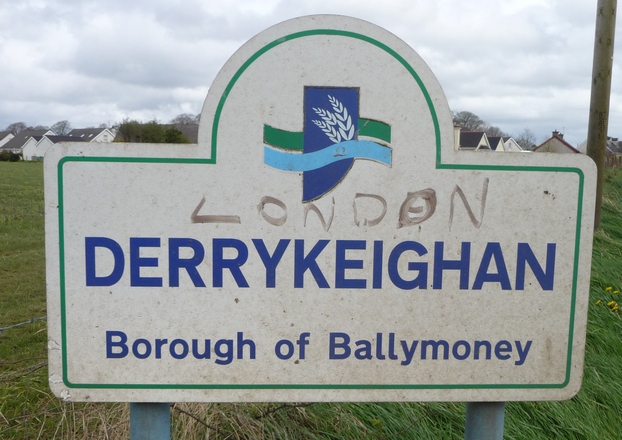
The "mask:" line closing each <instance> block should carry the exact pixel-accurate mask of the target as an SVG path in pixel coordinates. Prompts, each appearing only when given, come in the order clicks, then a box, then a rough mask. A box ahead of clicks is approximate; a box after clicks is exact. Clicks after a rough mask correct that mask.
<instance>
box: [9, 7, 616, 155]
mask: <svg viewBox="0 0 622 440" xmlns="http://www.w3.org/2000/svg"><path fill="white" fill-rule="evenodd" d="M319 13H329V14H343V15H350V16H353V17H357V18H361V19H364V20H367V21H370V22H372V23H374V24H377V25H380V26H382V27H384V28H385V29H387V30H389V31H390V32H392V33H394V34H395V35H397V36H398V37H400V38H401V39H403V40H404V41H406V42H407V43H408V44H409V45H410V46H411V47H412V48H414V49H415V50H416V51H417V52H418V53H419V55H421V57H422V58H423V59H424V60H425V61H426V62H427V64H428V65H429V66H430V68H431V69H432V71H433V72H434V73H435V74H436V76H437V78H438V79H439V81H440V83H441V85H442V87H443V89H444V91H445V94H446V96H447V99H448V101H449V105H450V107H451V109H452V110H454V111H460V110H467V111H470V112H473V113H475V114H477V115H478V116H480V117H481V118H482V119H483V120H485V121H486V122H488V123H489V124H492V125H496V126H498V127H499V128H501V129H502V130H503V131H505V132H507V133H509V134H512V135H515V136H517V135H518V134H520V132H521V131H522V130H523V129H524V128H529V129H530V130H531V131H533V132H534V133H535V135H536V138H537V139H536V140H537V143H540V142H541V141H543V140H544V139H546V138H547V137H549V136H550V134H551V131H552V130H559V131H562V132H564V133H565V139H566V140H567V141H568V142H570V143H571V144H572V145H575V146H576V145H577V144H578V143H580V142H582V141H583V140H585V138H586V137H587V122H588V113H589V101H590V82H591V71H592V57H593V47H594V29H595V17H596V0H572V1H569V0H520V1H518V0H477V1H476V0H471V1H464V0H462V1H459V0H434V1H431V0H381V1H379V0H356V1H350V0H346V1H336V0H305V1H300V2H299V1H291V0H290V1H286V0H282V1H279V0H183V1H175V0H0V60H2V62H1V68H0V85H1V90H0V92H1V94H0V130H1V129H4V128H5V127H6V126H7V125H9V124H10V123H12V122H17V121H23V122H26V123H27V124H28V125H33V126H34V125H48V126H49V125H52V124H54V123H55V122H57V121H59V120H64V119H67V120H69V121H70V122H71V124H72V126H73V127H74V128H84V127H89V126H98V125H100V124H102V123H106V124H110V125H112V124H114V123H115V122H120V121H121V120H123V119H124V118H134V119H138V120H143V121H146V120H151V119H154V118H155V119H157V120H159V121H161V122H168V121H169V120H170V119H172V118H173V117H175V116H176V115H178V114H180V113H193V114H196V113H199V112H200V111H201V107H202V105H203V101H204V100H205V96H206V94H207V91H208V89H209V86H210V84H211V82H212V80H213V78H214V76H215V75H216V73H217V72H218V70H219V69H220V68H221V67H222V65H223V64H224V62H225V61H226V60H227V59H228V58H229V57H230V56H231V55H232V54H233V52H234V51H235V50H236V49H237V48H238V47H240V46H241V45H242V44H243V43H244V42H245V41H247V40H248V39H249V38H251V37H252V36H253V35H255V34H257V33H258V32H260V31H262V30H263V29H265V28H267V27H269V26H271V25H273V24H276V23H279V22H281V21H283V20H286V19H289V18H293V17H297V16H302V15H309V14H319ZM620 21H621V20H620V19H618V23H617V26H616V29H617V31H616V34H617V37H618V38H617V39H618V42H617V45H616V46H617V47H616V54H615V55H614V64H615V65H614V71H613V84H612V96H611V112H610V115H611V116H610V119H609V134H610V135H611V136H614V137H620V138H622V42H620V39H622V23H620Z"/></svg>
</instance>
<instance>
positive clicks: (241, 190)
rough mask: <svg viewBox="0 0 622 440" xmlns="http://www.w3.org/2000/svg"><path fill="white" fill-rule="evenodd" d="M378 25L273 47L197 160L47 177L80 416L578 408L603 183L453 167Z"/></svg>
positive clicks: (415, 74) (497, 160) (510, 166)
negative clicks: (298, 404) (291, 406)
mask: <svg viewBox="0 0 622 440" xmlns="http://www.w3.org/2000/svg"><path fill="white" fill-rule="evenodd" d="M454 139H455V133H454V127H453V124H452V119H451V112H450V110H449V106H448V104H447V100H446V99H445V96H444V94H443V91H442V89H441V86H440V84H439V83H438V81H437V80H436V78H435V77H434V75H433V73H432V72H431V71H430V69H429V68H428V66H427V65H426V64H425V62H424V61H423V60H422V59H421V58H420V57H419V55H418V54H417V53H416V52H414V51H413V49H412V48H410V47H409V46H408V45H407V44H406V43H404V42H403V41H402V40H400V39H399V38H397V37H396V36H394V35H392V34H391V33H389V32H387V31H386V30H384V29H382V28H379V27H377V26H374V25H372V24H370V23H367V22H364V21H361V20H357V19H354V18H348V17H342V16H325V15H320V16H312V17H302V18H297V19H293V20H290V21H286V22H284V23H281V24H279V25H276V26H274V27H272V28H269V29H267V30H265V31H264V32H262V33H260V34H259V35H257V36H256V37H254V38H253V39H251V40H249V41H248V42H247V43H246V44H245V45H244V46H242V47H241V48H240V49H239V50H238V51H237V52H236V53H235V54H234V55H233V56H232V57H231V59H230V60H229V61H228V62H227V63H226V64H225V66H224V67H223V68H222V70H221V71H220V73H219V74H218V76H217V77H216V79H215V80H214V82H213V83H212V85H211V86H210V90H209V94H208V97H207V99H206V102H205V105H204V108H203V112H202V114H201V125H200V127H199V140H198V144H195V145H187V146H172V145H161V144H150V145H143V144H118V143H116V144H106V145H89V146H88V148H86V147H85V146H84V145H82V144H78V143H65V144H56V145H55V146H54V147H52V148H51V149H50V150H49V151H48V153H47V155H46V158H45V188H46V252H47V259H46V261H47V274H48V311H49V318H48V321H49V338H50V343H49V347H50V352H49V354H50V357H49V359H50V361H49V365H50V375H51V376H50V384H51V387H52V390H53V391H54V393H55V394H56V395H58V396H60V397H62V398H64V399H67V400H78V401H80V400H91V401H92V400H100V401H108V400H112V401H120V400H126V401H137V400H138V401H147V402H176V401H194V402H251V401H260V402H261V401H264V402H265V401H275V402H276V401H278V402H287V401H467V402H482V401H495V402H499V401H508V400H556V399H568V398H570V397H572V396H573V395H574V394H575V393H576V392H577V391H578V390H579V388H580V385H581V373H582V367H583V350H584V344H585V328H586V323H587V306H588V288H589V275H590V258H591V244H592V225H593V200H594V186H595V169H594V164H593V162H592V161H591V160H590V159H589V158H587V157H584V156H581V155H555V154H551V155H549V154H538V155H532V154H509V153H508V154H504V153H497V152H488V154H487V153H476V152H473V151H461V150H459V149H458V148H457V147H456V146H455V145H456V144H455V142H454Z"/></svg>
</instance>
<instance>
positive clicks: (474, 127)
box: [452, 111, 486, 131]
mask: <svg viewBox="0 0 622 440" xmlns="http://www.w3.org/2000/svg"><path fill="white" fill-rule="evenodd" d="M452 115H453V120H454V124H455V125H461V126H463V127H464V128H466V129H467V130H469V131H480V130H484V127H485V126H486V123H485V122H484V121H482V120H481V119H480V117H479V116H477V115H476V114H474V113H471V112H467V111H460V112H453V113H452Z"/></svg>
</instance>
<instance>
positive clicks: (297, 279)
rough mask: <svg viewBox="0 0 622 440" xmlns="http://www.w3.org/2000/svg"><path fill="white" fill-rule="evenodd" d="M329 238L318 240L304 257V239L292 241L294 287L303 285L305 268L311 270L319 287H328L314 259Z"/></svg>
mask: <svg viewBox="0 0 622 440" xmlns="http://www.w3.org/2000/svg"><path fill="white" fill-rule="evenodd" d="M329 242H330V240H319V241H318V242H317V243H316V244H315V246H313V249H311V250H310V251H309V253H308V254H307V256H306V257H305V241H304V240H296V241H295V242H294V246H295V247H294V287H296V288H302V287H304V275H305V272H306V271H307V270H309V271H310V272H311V275H313V278H314V279H315V282H316V283H317V285H318V287H320V288H321V289H328V288H329V287H330V286H329V285H328V281H326V278H325V277H324V274H323V273H322V271H321V270H320V266H318V264H317V261H315V259H316V258H317V257H318V255H320V253H321V252H322V251H323V250H324V248H325V247H326V246H327V245H328V243H329Z"/></svg>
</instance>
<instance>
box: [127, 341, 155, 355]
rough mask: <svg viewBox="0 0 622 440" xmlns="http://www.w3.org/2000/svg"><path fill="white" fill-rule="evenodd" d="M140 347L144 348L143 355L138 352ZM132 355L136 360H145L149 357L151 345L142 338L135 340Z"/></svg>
mask: <svg viewBox="0 0 622 440" xmlns="http://www.w3.org/2000/svg"><path fill="white" fill-rule="evenodd" d="M141 345H144V346H145V352H144V353H141V352H140V350H139V348H140V346H141ZM132 354H133V355H134V356H135V357H137V358H138V359H147V358H148V357H149V355H151V343H150V342H149V341H148V340H146V339H143V338H139V339H136V340H135V341H134V343H133V344H132Z"/></svg>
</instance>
